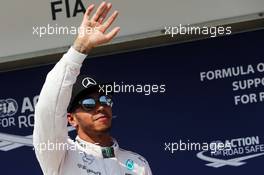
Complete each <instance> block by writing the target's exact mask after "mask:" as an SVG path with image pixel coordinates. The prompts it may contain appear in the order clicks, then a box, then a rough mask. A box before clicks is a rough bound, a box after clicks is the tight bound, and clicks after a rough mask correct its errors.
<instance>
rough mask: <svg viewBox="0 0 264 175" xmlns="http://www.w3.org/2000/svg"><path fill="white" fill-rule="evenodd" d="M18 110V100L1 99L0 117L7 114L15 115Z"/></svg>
mask: <svg viewBox="0 0 264 175" xmlns="http://www.w3.org/2000/svg"><path fill="white" fill-rule="evenodd" d="M17 110H18V104H17V102H16V100H14V99H12V98H8V99H0V118H2V117H6V116H9V117H10V116H13V115H15V114H16V112H17Z"/></svg>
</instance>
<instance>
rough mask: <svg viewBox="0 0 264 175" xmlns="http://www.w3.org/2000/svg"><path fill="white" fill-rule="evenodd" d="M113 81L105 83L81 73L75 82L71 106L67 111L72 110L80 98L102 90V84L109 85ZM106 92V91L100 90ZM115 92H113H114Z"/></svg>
mask: <svg viewBox="0 0 264 175" xmlns="http://www.w3.org/2000/svg"><path fill="white" fill-rule="evenodd" d="M107 84H111V85H112V83H104V82H98V81H95V79H94V78H91V77H90V76H87V75H79V76H78V77H77V80H76V82H75V84H74V85H73V87H72V94H71V100H70V103H69V106H68V108H67V112H72V111H73V110H74V108H75V107H76V105H78V102H79V100H81V99H82V98H84V97H85V96H87V95H89V94H91V93H94V92H100V85H107ZM100 93H104V92H100ZM112 93H113V92H111V94H112Z"/></svg>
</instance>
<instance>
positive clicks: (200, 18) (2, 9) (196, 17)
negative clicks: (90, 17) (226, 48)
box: [0, 0, 264, 62]
mask: <svg viewBox="0 0 264 175" xmlns="http://www.w3.org/2000/svg"><path fill="white" fill-rule="evenodd" d="M111 2H112V3H113V9H117V10H118V11H119V12H120V15H119V18H118V19H117V21H116V23H115V25H118V26H121V33H120V35H119V37H121V36H129V35H132V34H139V33H145V32H149V31H154V30H161V29H164V27H165V26H175V25H179V24H195V23H200V22H206V21H210V20H216V19H223V18H229V17H234V16H241V15H246V14H251V13H256V12H261V11H263V9H264V1H263V0H221V1H219V0H163V1H157V0H155V1H153V0H133V1H131V0H122V1H120V0H112V1H111ZM91 3H95V4H99V3H100V1H98V0H97V1H95V0H91V1H88V0H26V1H14V0H9V1H1V5H0V21H1V27H0V38H1V40H0V46H1V47H0V49H1V50H0V58H1V57H7V56H14V55H19V54H25V53H32V52H36V51H41V50H47V49H54V48H60V47H64V46H69V45H71V43H72V42H73V39H74V37H75V35H74V33H75V32H74V27H75V28H76V27H78V26H79V24H80V22H81V19H82V15H83V11H84V10H85V9H84V8H86V7H87V6H88V5H89V4H91ZM113 9H112V10H113ZM115 25H114V26H115ZM44 27H45V28H46V29H45V30H44ZM59 27H66V28H67V30H68V32H65V33H64V34H63V33H62V32H61V33H59V32H57V33H56V29H58V28H59ZM58 30H59V29H58ZM65 30H66V29H65ZM41 31H42V32H41ZM42 33H46V34H45V35H44V34H43V35H42ZM47 33H50V34H47ZM54 33H55V34H54ZM40 34H41V35H40ZM2 61H3V60H0V62H2Z"/></svg>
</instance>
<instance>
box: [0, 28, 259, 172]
mask: <svg viewBox="0 0 264 175" xmlns="http://www.w3.org/2000/svg"><path fill="white" fill-rule="evenodd" d="M263 38H264V30H259V31H254V32H248V33H241V34H236V35H232V36H228V37H218V38H210V39H206V40H201V41H195V42H190V43H184V44H178V45H171V46H165V47H159V48H151V49H145V50H140V51H134V52H129V53H123V54H116V55H111V56H104V57H100V58H92V59H87V60H85V62H84V64H83V67H82V70H81V72H82V73H84V74H89V75H91V77H97V79H100V80H108V81H113V82H115V83H114V85H113V86H112V87H111V88H114V91H116V94H115V95H114V106H113V114H114V116H115V118H114V119H113V120H114V121H113V128H112V131H111V132H112V135H113V137H115V138H116V139H117V141H118V142H119V144H120V146H121V147H122V148H124V149H128V150H131V151H134V152H137V153H139V154H141V155H143V156H144V157H145V158H146V159H147V160H148V162H149V164H150V166H151V169H152V171H153V174H155V175H163V174H194V173H196V174H197V173H198V174H214V175H218V174H219V175H222V174H240V175H248V174H249V173H253V172H262V170H263V167H262V165H263V162H264V129H263V123H264V119H263V112H262V110H263V103H264V76H263V75H264V53H263ZM53 66H54V65H49V66H41V67H37V68H31V69H25V70H18V71H10V72H6V73H1V74H0V82H1V92H0V155H1V160H0V164H1V169H2V170H1V171H2V173H3V174H35V175H37V174H42V172H41V169H40V167H39V164H38V162H37V160H36V158H35V154H34V151H33V147H32V131H33V125H34V106H35V104H36V102H37V100H38V95H39V92H40V90H41V87H42V85H43V83H44V81H45V77H46V74H47V73H48V72H49V71H50V70H51V69H52V67H53ZM47 122H49V121H47ZM70 135H71V136H72V137H74V132H71V133H70Z"/></svg>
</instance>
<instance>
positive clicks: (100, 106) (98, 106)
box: [95, 103, 104, 113]
mask: <svg viewBox="0 0 264 175" xmlns="http://www.w3.org/2000/svg"><path fill="white" fill-rule="evenodd" d="M95 108H96V112H97V113H99V112H102V111H104V106H103V105H101V104H99V103H96V106H95Z"/></svg>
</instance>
